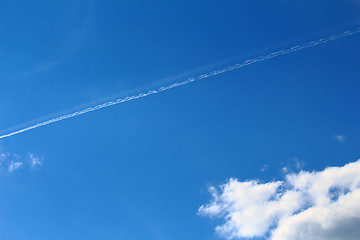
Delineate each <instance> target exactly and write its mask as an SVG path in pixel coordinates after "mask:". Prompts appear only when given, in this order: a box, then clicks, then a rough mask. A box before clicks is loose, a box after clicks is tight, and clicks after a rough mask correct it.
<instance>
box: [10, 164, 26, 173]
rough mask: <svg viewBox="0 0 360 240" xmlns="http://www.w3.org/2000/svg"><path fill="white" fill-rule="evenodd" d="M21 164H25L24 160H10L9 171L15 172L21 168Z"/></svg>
mask: <svg viewBox="0 0 360 240" xmlns="http://www.w3.org/2000/svg"><path fill="white" fill-rule="evenodd" d="M21 165H23V163H22V162H14V161H10V163H9V166H8V171H9V172H13V171H15V170H17V169H19V168H20V167H21Z"/></svg>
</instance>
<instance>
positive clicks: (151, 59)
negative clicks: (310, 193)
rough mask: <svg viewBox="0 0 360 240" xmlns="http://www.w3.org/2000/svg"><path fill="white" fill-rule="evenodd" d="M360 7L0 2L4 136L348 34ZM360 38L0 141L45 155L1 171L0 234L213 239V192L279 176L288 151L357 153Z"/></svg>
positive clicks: (328, 155) (322, 158) (347, 157)
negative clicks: (201, 211)
mask: <svg viewBox="0 0 360 240" xmlns="http://www.w3.org/2000/svg"><path fill="white" fill-rule="evenodd" d="M359 14H360V4H359V3H358V1H350V0H349V1H346V0H344V1H335V0H319V1H310V0H305V1H295V0H288V1H280V0H278V1H268V0H256V1H240V0H238V1H235V0H226V1H223V0H222V1H134V0H132V1H130V0H128V1H76V2H74V1H55V2H54V1H36V2H35V3H34V2H32V1H10V0H4V1H1V3H0V129H7V128H10V127H12V126H15V125H17V124H22V123H25V122H27V121H31V120H34V119H37V118H41V117H44V116H47V115H49V114H53V113H56V112H61V111H64V110H67V109H69V108H73V107H75V106H79V105H82V104H87V103H89V102H91V101H93V100H97V99H100V98H103V97H107V96H113V95H124V94H125V93H124V92H125V91H128V90H131V89H135V88H139V87H140V88H143V86H145V85H148V84H152V83H153V82H156V81H159V80H161V79H165V78H169V77H170V78H171V77H173V76H178V75H179V74H183V73H185V72H190V74H186V75H191V73H193V74H195V75H196V76H197V75H199V74H198V73H200V74H201V73H206V72H209V71H212V70H217V68H218V67H220V66H227V65H231V64H233V63H238V62H242V61H244V60H246V59H249V58H252V57H258V56H260V55H265V54H268V53H271V52H273V51H277V50H281V49H285V48H288V47H292V46H294V45H297V44H301V43H306V42H308V41H313V40H318V39H320V38H322V37H328V36H331V35H333V34H338V33H342V32H344V31H347V30H355V29H356V28H358V27H359V25H360V15H359ZM359 40H360V35H359V34H358V35H354V36H350V37H347V38H343V39H340V40H336V41H332V42H330V43H326V44H323V45H320V46H317V47H313V48H308V49H304V50H301V51H298V52H296V53H292V54H289V55H286V56H280V57H277V58H274V59H271V60H268V61H265V62H261V63H256V64H253V65H250V66H248V67H246V68H243V69H240V70H235V71H232V72H228V73H225V74H221V75H218V76H216V77H212V78H208V79H206V80H203V81H198V82H194V83H191V84H188V85H186V86H183V87H178V88H175V89H172V90H169V91H167V92H163V93H161V94H158V95H154V96H151V97H146V98H142V99H139V100H136V101H132V102H128V103H126V104H120V105H116V106H113V107H110V108H106V109H102V110H99V111H96V112H92V113H89V114H86V115H82V116H80V117H78V118H74V119H69V120H65V121H62V122H58V123H55V124H52V125H49V126H46V127H42V128H38V129H36V130H33V131H29V132H26V133H23V134H19V135H16V136H13V137H9V138H6V139H3V140H1V142H0V145H1V148H2V149H3V151H6V152H10V153H14V154H15V153H16V154H19V155H21V156H24V155H26V154H27V153H28V152H35V153H38V154H39V155H41V156H44V162H43V165H42V166H41V167H38V168H36V169H27V168H20V169H19V170H18V171H15V172H13V173H11V174H10V173H6V172H2V174H1V175H0V238H1V239H4V240H13V239H14V240H15V239H16V240H22V239H24V240H25V239H26V240H32V239H36V240H40V239H53V240H56V239H69V240H70V239H88V240H91V239H128V240H130V239H149V240H151V239H154V240H155V239H156V240H162V239H164V240H165V239H166V240H167V239H173V240H176V239H179V240H180V239H181V240H183V239H196V240H198V239H218V238H219V237H218V236H216V234H214V227H215V225H216V224H218V223H219V221H217V220H211V219H210V220H209V219H207V218H205V217H201V216H198V215H197V210H198V208H199V207H200V206H201V205H202V204H205V203H207V201H208V200H209V199H210V195H209V193H208V192H207V186H209V185H211V184H215V185H217V184H220V183H223V182H225V181H226V180H227V179H228V178H230V177H237V178H239V179H240V180H245V179H254V178H255V179H261V181H267V180H272V179H274V178H277V179H281V168H282V167H284V166H288V164H291V159H292V158H293V157H296V158H298V159H300V160H301V161H304V162H305V164H306V165H305V169H307V170H319V169H322V168H324V167H325V166H329V165H331V166H333V165H343V164H345V163H347V162H350V161H355V160H357V159H358V158H359V157H360V149H359V143H360V127H359V122H360V113H359V103H360V95H359V87H360V82H359V77H358V76H359V74H360V67H359V66H360V64H359V63H360V44H359ZM214 63H217V64H215V65H211V64H214ZM209 65H210V66H209ZM204 66H207V67H205V68H203V70H204V71H203V72H201V70H198V71H194V72H191V71H193V70H194V69H199V68H202V67H204ZM179 79H181V80H185V79H186V78H185V77H184V78H183V79H182V78H181V77H180V78H179ZM145 89H146V88H145ZM124 96H126V95H124ZM339 134H342V135H345V136H346V138H345V141H344V142H338V141H337V140H336V138H335V136H336V135H339ZM264 165H268V166H269V168H268V170H267V171H264V172H261V171H260V169H261V168H262V166H264Z"/></svg>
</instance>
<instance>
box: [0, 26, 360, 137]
mask: <svg viewBox="0 0 360 240" xmlns="http://www.w3.org/2000/svg"><path fill="white" fill-rule="evenodd" d="M359 32H360V28H358V29H356V30H354V31H346V32H344V33H342V34H338V35H333V36H330V37H327V38H322V39H319V40H318V41H313V42H308V43H306V44H302V45H297V46H294V47H291V48H289V49H285V50H281V51H277V52H273V53H270V54H268V55H266V56H259V57H257V58H254V59H249V60H246V61H244V62H243V63H238V64H235V65H232V66H228V67H226V68H223V69H219V70H215V71H212V72H209V73H205V74H202V75H200V76H198V77H193V78H189V79H187V80H184V81H182V82H176V83H173V84H171V85H169V86H163V87H160V88H159V89H153V90H150V91H148V92H142V93H140V94H138V95H135V96H129V97H125V98H123V99H117V100H114V101H109V102H105V103H103V104H99V105H96V106H94V107H90V108H87V109H83V110H81V111H77V112H74V113H70V114H66V115H62V116H59V117H56V118H53V119H50V120H47V121H44V122H39V123H37V124H35V125H32V126H29V127H26V128H23V129H20V130H17V131H13V132H10V133H8V134H3V135H1V136H0V139H2V138H7V137H10V136H13V135H16V134H19V133H23V132H27V131H29V130H32V129H35V128H38V127H42V126H46V125H49V124H52V123H55V122H59V121H62V120H65V119H69V118H73V117H76V116H79V115H82V114H85V113H88V112H92V111H97V110H99V109H102V108H106V107H109V106H113V105H117V104H120V103H124V102H128V101H133V100H135V99H139V98H143V97H147V96H150V95H154V94H158V93H161V92H163V91H167V90H169V89H172V88H176V87H179V86H183V85H187V84H189V83H191V82H194V81H198V80H201V79H206V78H209V77H212V76H216V75H219V74H223V73H226V72H230V71H233V70H236V69H240V68H243V67H246V66H248V65H251V64H254V63H258V62H262V61H266V60H269V59H272V58H275V57H278V56H281V55H285V54H289V53H292V52H296V51H299V50H302V49H305V48H309V47H313V46H317V45H320V44H324V43H327V42H330V41H334V40H336V39H340V38H344V37H347V36H350V35H353V34H357V33H359Z"/></svg>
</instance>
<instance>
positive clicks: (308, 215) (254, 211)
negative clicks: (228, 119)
mask: <svg viewBox="0 0 360 240" xmlns="http://www.w3.org/2000/svg"><path fill="white" fill-rule="evenodd" d="M209 191H210V192H211V194H212V200H211V202H210V203H209V204H207V205H203V206H201V207H200V209H199V213H200V214H202V215H205V216H212V217H218V218H222V219H223V220H224V224H222V225H220V226H217V227H216V231H217V232H218V233H219V234H220V235H222V236H223V237H225V238H228V239H234V238H240V239H248V238H255V237H265V238H266V239H269V240H288V239H291V240H303V239H316V240H339V239H344V240H358V239H359V236H360V204H359V202H360V160H358V161H357V162H352V163H349V164H346V165H345V166H342V167H328V168H326V169H324V170H323V171H319V172H307V171H301V172H299V173H295V174H288V175H286V177H285V180H284V181H273V182H267V183H261V182H259V181H258V180H249V181H239V180H237V179H230V180H229V181H228V182H227V183H226V184H224V185H221V186H219V187H210V189H209Z"/></svg>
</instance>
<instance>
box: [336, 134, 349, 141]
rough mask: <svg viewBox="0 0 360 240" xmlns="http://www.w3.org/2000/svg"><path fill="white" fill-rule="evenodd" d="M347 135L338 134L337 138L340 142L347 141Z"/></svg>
mask: <svg viewBox="0 0 360 240" xmlns="http://www.w3.org/2000/svg"><path fill="white" fill-rule="evenodd" d="M345 138H346V136H345V135H336V136H335V139H336V140H338V142H343V141H345Z"/></svg>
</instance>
